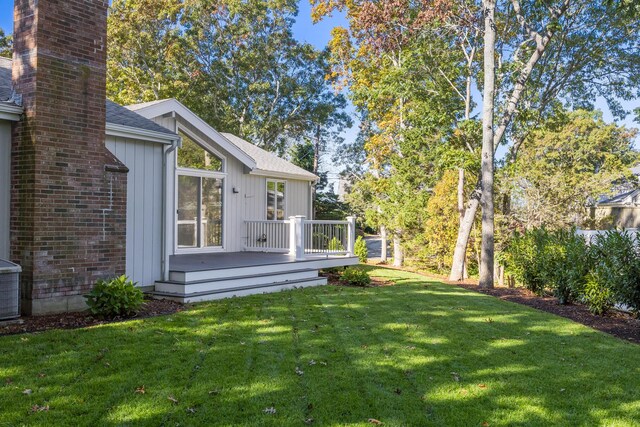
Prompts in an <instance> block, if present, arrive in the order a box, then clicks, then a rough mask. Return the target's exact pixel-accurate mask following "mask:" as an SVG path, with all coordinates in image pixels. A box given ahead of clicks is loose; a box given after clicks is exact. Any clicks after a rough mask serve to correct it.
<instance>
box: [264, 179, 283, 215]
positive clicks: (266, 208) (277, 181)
mask: <svg viewBox="0 0 640 427" xmlns="http://www.w3.org/2000/svg"><path fill="white" fill-rule="evenodd" d="M270 182H272V183H274V185H275V192H276V193H277V192H278V184H282V185H284V192H283V195H282V211H283V212H282V219H278V202H277V200H278V197H277V195H276V197H274V202H275V206H274V213H275V218H273V219H269V183H270ZM287 187H288V182H287V180H284V179H275V178H267V179H266V180H265V186H264V197H265V203H264V218H265V220H267V221H284V220H286V219H287V210H288V209H287V199H288V198H287Z"/></svg>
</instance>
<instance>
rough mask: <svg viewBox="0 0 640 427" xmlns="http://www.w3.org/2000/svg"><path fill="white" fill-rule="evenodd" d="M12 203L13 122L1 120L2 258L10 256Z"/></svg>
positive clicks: (0, 213) (0, 241)
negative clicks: (10, 208) (10, 209)
mask: <svg viewBox="0 0 640 427" xmlns="http://www.w3.org/2000/svg"><path fill="white" fill-rule="evenodd" d="M10 204H11V123H10V122H6V121H2V120H0V258H2V259H8V258H9V244H10V243H9V239H10V237H9V233H10V226H9V215H10V211H9V207H10Z"/></svg>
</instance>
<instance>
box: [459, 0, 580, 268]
mask: <svg viewBox="0 0 640 427" xmlns="http://www.w3.org/2000/svg"><path fill="white" fill-rule="evenodd" d="M492 3H493V5H494V8H495V2H492ZM512 4H513V5H514V6H517V10H516V12H517V14H518V18H519V19H520V18H521V11H520V7H519V3H518V2H512ZM568 4H569V2H568V0H565V2H564V3H563V6H562V7H561V9H560V10H559V11H554V12H553V15H554V19H558V17H559V16H562V15H563V14H564V13H565V12H566V10H567V8H568ZM521 21H522V20H521ZM485 24H486V21H485ZM553 36H554V32H553V31H552V30H551V29H550V28H547V34H546V35H544V36H541V35H539V34H537V33H536V34H535V40H536V45H537V48H536V49H535V50H534V51H533V53H532V54H531V56H530V57H529V59H528V60H527V62H526V63H525V64H524V65H523V67H522V68H521V69H520V73H519V76H518V79H517V80H516V83H515V85H514V87H513V90H512V91H511V95H510V96H509V98H508V100H507V106H506V108H505V111H504V113H503V114H502V118H501V120H500V123H499V125H498V128H497V129H496V131H495V134H494V136H493V149H494V153H495V149H497V148H498V146H499V145H500V141H501V140H502V137H503V136H504V134H505V132H506V130H507V126H509V124H510V123H511V120H512V119H513V117H514V116H515V114H516V107H517V106H518V103H519V101H520V98H521V97H522V93H523V92H524V89H525V84H526V82H527V81H528V79H529V76H530V75H531V72H532V71H533V68H534V67H535V65H536V64H537V63H538V61H539V60H540V58H541V57H542V55H543V54H544V52H545V50H546V48H547V46H548V45H549V42H550V41H551V39H552V38H553ZM485 37H486V33H485ZM494 40H495V32H494ZM485 47H486V41H485ZM494 50H495V46H494ZM485 58H486V56H485ZM492 58H493V57H492ZM485 67H486V63H485ZM486 78H487V76H486V75H485V80H486ZM485 90H486V87H485ZM485 102H486V100H485ZM483 118H484V117H483ZM483 132H484V129H483ZM483 153H484V134H483ZM475 196H476V195H475V192H474V193H472V196H471V199H470V201H469V206H468V207H467V211H466V212H465V221H463V223H462V224H461V227H460V229H459V230H458V239H457V241H456V249H455V252H454V255H453V261H452V263H451V273H450V275H449V280H462V269H463V266H464V258H465V255H466V247H467V242H468V240H469V236H470V235H471V228H472V226H473V221H472V220H471V221H468V220H469V219H470V218H471V219H473V218H475V215H476V211H477V209H478V204H479V203H478V201H479V199H478V200H475V198H474V197H475Z"/></svg>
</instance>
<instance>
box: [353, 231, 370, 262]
mask: <svg viewBox="0 0 640 427" xmlns="http://www.w3.org/2000/svg"><path fill="white" fill-rule="evenodd" d="M353 253H354V255H355V256H357V257H358V259H359V260H360V262H362V263H366V262H367V258H368V257H369V249H367V242H366V241H365V240H364V239H363V238H362V236H358V238H357V239H356V242H355V244H354V245H353Z"/></svg>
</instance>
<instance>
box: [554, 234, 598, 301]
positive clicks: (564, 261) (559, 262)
mask: <svg viewBox="0 0 640 427" xmlns="http://www.w3.org/2000/svg"><path fill="white" fill-rule="evenodd" d="M548 236H549V239H548V240H547V242H546V246H545V249H544V251H545V257H544V259H545V262H546V263H547V264H546V267H545V268H544V271H543V278H544V280H545V284H546V286H548V287H549V288H550V289H551V290H553V293H554V295H555V296H556V298H558V301H559V302H560V304H569V303H570V302H572V301H574V300H576V299H577V298H578V297H579V296H580V295H581V294H582V292H583V289H584V286H585V282H586V276H587V275H588V274H589V270H590V267H591V257H590V253H589V250H588V247H587V243H586V241H585V239H584V237H582V236H579V235H577V234H576V233H575V230H573V229H572V230H558V231H555V232H553V233H549V235H548Z"/></svg>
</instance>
